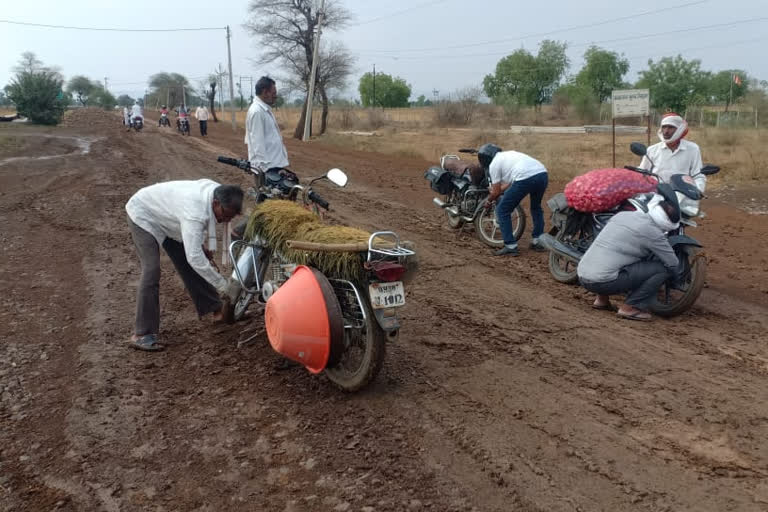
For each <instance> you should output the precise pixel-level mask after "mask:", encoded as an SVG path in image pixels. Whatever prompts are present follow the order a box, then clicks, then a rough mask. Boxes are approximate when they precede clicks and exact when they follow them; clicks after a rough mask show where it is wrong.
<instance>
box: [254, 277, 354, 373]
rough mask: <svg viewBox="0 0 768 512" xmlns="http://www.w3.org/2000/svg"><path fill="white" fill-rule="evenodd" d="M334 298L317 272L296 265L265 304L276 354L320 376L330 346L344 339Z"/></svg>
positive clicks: (271, 341)
mask: <svg viewBox="0 0 768 512" xmlns="http://www.w3.org/2000/svg"><path fill="white" fill-rule="evenodd" d="M340 311H341V308H340V306H339V303H338V300H337V299H336V295H335V294H334V293H333V288H332V287H331V285H330V283H329V282H328V279H327V278H326V277H325V276H324V275H323V274H322V273H320V272H319V271H317V270H315V269H312V268H310V267H306V266H303V265H302V266H299V267H297V268H296V270H295V271H294V272H293V275H292V276H291V277H290V278H289V279H288V280H287V281H286V282H285V283H283V285H282V286H281V287H280V288H278V289H277V291H276V292H275V293H274V294H273V295H272V296H271V297H270V298H269V300H268V301H267V307H266V309H265V311H264V317H265V324H266V327H267V337H268V338H269V343H270V344H271V345H272V348H273V349H274V350H275V352H277V353H278V354H281V355H283V356H285V357H287V358H288V359H291V360H293V361H296V362H297V363H300V364H303V365H304V366H305V367H306V368H307V369H308V370H309V371H310V372H312V373H320V372H321V371H323V370H324V369H325V367H326V365H327V364H328V360H329V358H330V357H331V350H332V347H333V346H334V345H335V344H336V343H338V340H339V337H341V339H342V340H343V336H344V325H343V319H342V317H341V314H340Z"/></svg>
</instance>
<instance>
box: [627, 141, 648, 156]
mask: <svg viewBox="0 0 768 512" xmlns="http://www.w3.org/2000/svg"><path fill="white" fill-rule="evenodd" d="M629 150H630V151H631V152H632V153H634V154H636V155H637V156H645V154H646V153H648V148H646V147H645V144H642V143H640V142H633V143H631V144H630V145H629Z"/></svg>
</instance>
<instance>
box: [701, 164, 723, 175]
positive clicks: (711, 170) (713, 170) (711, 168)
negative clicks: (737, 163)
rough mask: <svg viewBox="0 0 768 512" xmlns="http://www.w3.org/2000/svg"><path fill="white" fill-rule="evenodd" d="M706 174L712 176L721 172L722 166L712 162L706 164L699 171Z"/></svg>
mask: <svg viewBox="0 0 768 512" xmlns="http://www.w3.org/2000/svg"><path fill="white" fill-rule="evenodd" d="M699 172H700V173H701V174H703V175H704V176H711V175H713V174H717V173H718V172H720V167H718V166H716V165H712V164H706V165H705V166H704V167H702V168H701V171H699Z"/></svg>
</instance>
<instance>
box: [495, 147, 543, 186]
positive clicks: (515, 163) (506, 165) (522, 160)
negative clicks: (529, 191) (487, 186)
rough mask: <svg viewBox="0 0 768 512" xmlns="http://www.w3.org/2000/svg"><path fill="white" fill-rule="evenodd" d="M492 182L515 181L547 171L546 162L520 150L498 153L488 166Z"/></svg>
mask: <svg viewBox="0 0 768 512" xmlns="http://www.w3.org/2000/svg"><path fill="white" fill-rule="evenodd" d="M488 171H489V173H490V175H491V183H514V182H515V181H521V180H526V179H528V178H530V177H531V176H535V175H537V174H540V173H542V172H547V168H546V167H544V164H542V163H541V162H539V161H538V160H536V159H535V158H532V157H530V156H528V155H526V154H525V153H520V152H519V151H502V152H500V153H497V154H496V156H495V157H493V160H492V161H491V165H490V167H489V168H488Z"/></svg>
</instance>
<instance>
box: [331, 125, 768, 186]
mask: <svg viewBox="0 0 768 512" xmlns="http://www.w3.org/2000/svg"><path fill="white" fill-rule="evenodd" d="M767 136H768V130H765V129H759V130H755V129H725V128H707V129H702V130H698V129H695V128H694V129H692V130H691V134H690V135H689V137H688V138H689V140H691V141H693V142H696V143H697V144H699V146H700V147H701V151H702V157H703V160H704V162H705V163H712V164H715V165H719V166H720V167H721V168H722V171H721V172H720V173H719V174H717V175H715V176H711V177H710V178H709V183H710V185H711V186H712V187H717V186H719V185H722V184H727V183H743V182H749V181H768V145H766V144H764V143H763V142H762V141H764V140H766V137H767ZM645 139H646V138H645V136H637V135H621V136H617V138H616V165H617V166H619V167H621V166H623V165H626V164H629V165H638V164H639V162H640V158H638V157H637V156H635V155H633V154H632V153H631V152H630V151H629V143H630V142H633V141H640V142H643V143H645V142H646V140H645ZM321 140H322V141H323V142H324V143H328V144H333V145H339V146H343V147H348V148H354V149H358V150H362V151H374V152H378V153H385V154H393V155H398V156H406V157H414V158H422V159H424V160H427V161H429V162H435V163H436V162H438V161H439V159H440V156H441V155H443V154H450V153H456V152H457V150H458V149H459V148H462V147H478V146H480V145H481V144H483V143H486V142H494V143H496V144H498V145H500V146H501V147H502V148H504V149H515V150H518V151H522V152H524V153H527V154H530V155H531V156H533V157H535V158H537V159H539V160H541V161H542V162H543V163H544V165H546V166H547V169H548V170H549V172H550V175H551V177H552V179H553V180H556V181H566V180H569V179H571V178H573V177H575V176H578V175H580V174H583V173H584V172H586V171H588V170H591V169H596V168H603V167H611V166H612V152H611V136H610V134H595V133H593V134H578V135H576V134H574V135H570V134H568V135H561V134H557V135H548V134H533V133H529V134H513V133H511V132H510V131H508V130H493V129H483V128H473V129H460V128H426V129H424V130H399V129H396V128H392V127H388V128H385V129H383V130H380V131H378V132H377V133H376V135H375V136H371V137H361V136H355V135H349V134H340V133H331V134H328V135H326V136H323V138H322V139H321ZM656 142H657V139H656V138H655V135H654V136H653V138H652V139H651V143H652V144H654V143H656ZM462 158H472V157H471V156H469V155H466V156H464V157H462Z"/></svg>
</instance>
